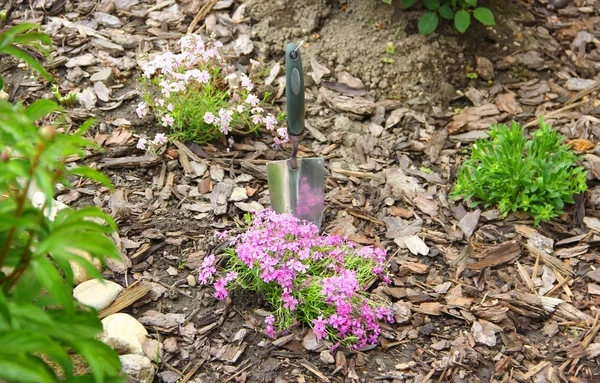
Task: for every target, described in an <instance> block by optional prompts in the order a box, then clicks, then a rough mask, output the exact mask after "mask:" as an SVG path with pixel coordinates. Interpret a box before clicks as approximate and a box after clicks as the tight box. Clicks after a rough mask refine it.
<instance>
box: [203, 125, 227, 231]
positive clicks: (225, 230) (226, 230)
mask: <svg viewBox="0 0 600 383" xmlns="http://www.w3.org/2000/svg"><path fill="white" fill-rule="evenodd" d="M205 121H206V120H205ZM215 238H216V239H218V240H219V241H222V240H224V239H227V238H229V233H228V232H227V230H225V231H221V232H218V231H217V232H216V233H215Z"/></svg>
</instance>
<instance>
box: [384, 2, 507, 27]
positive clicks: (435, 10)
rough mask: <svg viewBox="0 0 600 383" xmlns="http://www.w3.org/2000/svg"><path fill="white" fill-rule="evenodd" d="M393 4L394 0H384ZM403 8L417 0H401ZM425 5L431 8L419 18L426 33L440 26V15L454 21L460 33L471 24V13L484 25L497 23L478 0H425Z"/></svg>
mask: <svg viewBox="0 0 600 383" xmlns="http://www.w3.org/2000/svg"><path fill="white" fill-rule="evenodd" d="M382 1H383V2H384V3H387V4H391V3H392V0H382ZM399 1H401V2H402V8H404V9H407V8H410V7H412V6H413V5H414V4H415V3H416V0H399ZM423 5H425V7H426V8H427V9H428V10H429V11H428V12H427V13H425V14H424V15H423V16H421V18H420V19H419V32H420V33H421V34H424V35H428V34H430V33H433V32H434V31H435V30H436V28H437V27H438V23H439V16H441V17H442V18H444V19H446V20H451V21H454V27H455V28H456V30H457V31H459V32H460V33H465V31H466V30H467V29H468V28H469V25H471V14H473V17H474V18H476V19H477V20H479V22H481V23H482V24H483V25H495V24H496V21H495V20H494V14H493V13H492V11H490V10H489V8H484V7H478V6H477V0H423Z"/></svg>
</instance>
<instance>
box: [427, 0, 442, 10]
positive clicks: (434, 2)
mask: <svg viewBox="0 0 600 383" xmlns="http://www.w3.org/2000/svg"><path fill="white" fill-rule="evenodd" d="M423 4H425V6H426V7H427V8H428V9H430V10H432V11H435V10H436V9H438V8H439V7H440V0H423Z"/></svg>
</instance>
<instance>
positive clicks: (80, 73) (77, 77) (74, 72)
mask: <svg viewBox="0 0 600 383" xmlns="http://www.w3.org/2000/svg"><path fill="white" fill-rule="evenodd" d="M84 77H90V74H89V73H88V72H86V71H84V70H83V69H81V68H80V67H78V66H76V67H75V68H73V69H71V70H69V71H67V80H69V81H71V82H72V83H75V84H78V83H79V82H81V80H82V79H83V78H84Z"/></svg>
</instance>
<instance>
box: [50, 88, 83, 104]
mask: <svg viewBox="0 0 600 383" xmlns="http://www.w3.org/2000/svg"><path fill="white" fill-rule="evenodd" d="M52 94H53V95H54V97H55V98H56V100H57V101H58V103H59V104H60V105H62V106H71V107H72V106H75V102H76V101H77V93H74V92H69V93H68V94H67V95H66V96H63V95H62V94H60V90H59V89H58V85H56V84H52Z"/></svg>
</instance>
